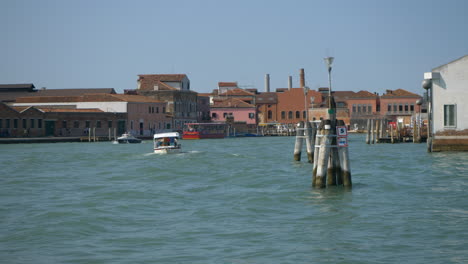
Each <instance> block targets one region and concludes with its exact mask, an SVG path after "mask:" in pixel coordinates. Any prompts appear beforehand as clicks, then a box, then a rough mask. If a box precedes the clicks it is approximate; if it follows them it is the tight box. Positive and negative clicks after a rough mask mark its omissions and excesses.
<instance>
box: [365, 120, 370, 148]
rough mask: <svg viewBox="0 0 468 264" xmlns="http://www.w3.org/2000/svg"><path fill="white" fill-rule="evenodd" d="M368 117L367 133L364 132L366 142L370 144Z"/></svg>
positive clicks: (368, 121) (368, 122)
mask: <svg viewBox="0 0 468 264" xmlns="http://www.w3.org/2000/svg"><path fill="white" fill-rule="evenodd" d="M370 130H371V127H370V119H367V134H366V144H370Z"/></svg>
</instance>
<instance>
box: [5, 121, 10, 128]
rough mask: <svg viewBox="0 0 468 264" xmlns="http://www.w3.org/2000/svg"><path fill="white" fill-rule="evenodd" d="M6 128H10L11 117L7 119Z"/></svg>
mask: <svg viewBox="0 0 468 264" xmlns="http://www.w3.org/2000/svg"><path fill="white" fill-rule="evenodd" d="M5 128H10V119H5Z"/></svg>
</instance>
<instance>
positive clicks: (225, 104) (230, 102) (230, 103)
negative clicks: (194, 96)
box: [211, 98, 255, 108]
mask: <svg viewBox="0 0 468 264" xmlns="http://www.w3.org/2000/svg"><path fill="white" fill-rule="evenodd" d="M252 107H255V106H254V105H252V104H248V103H246V102H244V101H242V100H239V99H236V98H228V99H226V100H223V101H221V102H216V103H215V105H212V106H211V108H252Z"/></svg>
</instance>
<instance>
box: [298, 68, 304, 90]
mask: <svg viewBox="0 0 468 264" xmlns="http://www.w3.org/2000/svg"><path fill="white" fill-rule="evenodd" d="M299 85H300V87H299V88H304V86H305V77H304V68H302V69H300V70H299Z"/></svg>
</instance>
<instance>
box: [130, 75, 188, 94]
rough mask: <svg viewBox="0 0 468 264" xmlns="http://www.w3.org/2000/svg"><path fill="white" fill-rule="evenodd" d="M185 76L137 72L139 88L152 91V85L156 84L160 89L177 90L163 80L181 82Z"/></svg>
mask: <svg viewBox="0 0 468 264" xmlns="http://www.w3.org/2000/svg"><path fill="white" fill-rule="evenodd" d="M184 78H187V75H185V74H139V75H138V82H139V83H140V90H142V91H153V90H154V86H155V85H158V86H159V87H161V88H162V90H178V89H176V88H174V87H172V86H170V85H167V84H165V83H164V82H181V81H183V80H184Z"/></svg>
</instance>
